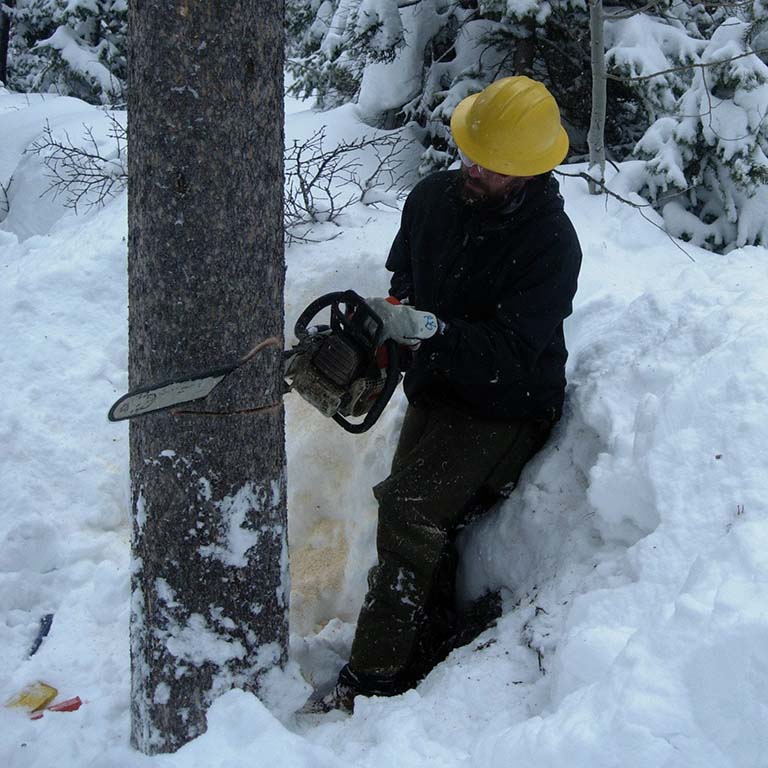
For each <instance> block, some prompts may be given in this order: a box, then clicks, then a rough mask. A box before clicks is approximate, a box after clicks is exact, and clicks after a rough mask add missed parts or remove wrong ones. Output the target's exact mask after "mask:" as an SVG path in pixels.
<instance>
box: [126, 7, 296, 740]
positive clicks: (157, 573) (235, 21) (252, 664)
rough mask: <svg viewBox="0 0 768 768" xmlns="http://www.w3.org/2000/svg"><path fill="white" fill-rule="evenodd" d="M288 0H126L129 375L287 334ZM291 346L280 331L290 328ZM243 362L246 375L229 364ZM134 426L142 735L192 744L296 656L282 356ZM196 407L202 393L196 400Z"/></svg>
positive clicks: (139, 380)
mask: <svg viewBox="0 0 768 768" xmlns="http://www.w3.org/2000/svg"><path fill="white" fill-rule="evenodd" d="M282 16H283V3H282V2H280V0H259V2H254V1H251V2H248V1H247V0H233V1H232V2H230V3H227V4H225V5H222V4H221V3H201V2H190V0H153V1H152V2H149V0H131V3H130V6H129V25H130V38H129V84H130V85H129V89H128V93H129V109H128V116H129V120H128V142H129V168H128V170H129V211H128V216H129V282H130V289H129V302H130V304H129V315H130V323H129V325H130V339H129V343H130V359H129V372H130V384H131V387H132V388H133V387H136V386H139V385H141V384H145V383H149V382H157V381H162V380H163V379H167V378H172V377H175V376H178V375H180V374H183V373H184V372H189V371H194V370H195V369H199V368H205V367H208V366H211V365H212V364H216V363H217V362H219V361H223V360H229V359H231V358H233V357H236V356H238V355H240V354H242V353H243V352H245V351H247V350H248V348H249V347H250V345H252V344H253V343H254V342H256V341H259V340H262V339H265V338H267V337H271V336H276V337H278V338H281V337H282V332H283V279H284V260H283V234H282V194H283V106H282V104H283V102H282V81H283V18H282ZM281 346H282V345H281ZM230 378H232V377H230ZM222 388H223V391H221V392H219V391H218V390H217V392H216V393H214V394H215V398H214V396H212V397H210V398H209V399H208V401H206V402H205V406H204V407H205V410H206V411H217V412H228V415H204V414H200V415H169V414H168V413H160V414H156V415H151V416H147V417H144V418H143V419H140V420H137V421H135V422H133V423H132V424H131V487H132V494H133V508H134V526H133V576H132V588H133V598H132V611H131V661H132V708H131V711H132V741H133V743H134V745H135V746H136V747H138V748H139V749H140V750H142V751H143V752H146V753H150V754H154V753H158V752H168V751H173V750H175V749H177V748H178V747H180V746H182V745H183V744H184V743H185V742H187V741H189V740H190V739H193V738H194V737H196V736H197V735H199V734H200V733H202V732H203V731H204V730H205V727H206V724H205V712H206V709H207V707H208V705H209V704H210V703H211V701H212V700H213V699H214V698H215V697H216V696H217V695H219V694H221V693H223V692H225V691H227V690H228V689H230V688H232V687H238V688H244V689H246V690H250V691H254V692H258V691H259V687H260V682H261V680H262V677H263V675H264V673H265V672H266V671H267V670H269V669H272V668H274V667H275V665H281V664H282V663H284V661H285V658H286V654H287V610H288V605H287V601H288V576H287V565H288V564H287V544H286V530H287V526H286V511H285V509H286V507H285V446H284V431H283V411H282V406H281V405H280V406H278V407H277V408H275V409H273V410H272V411H271V412H266V413H261V414H253V413H250V414H249V413H232V411H243V410H247V409H249V408H255V407H258V406H261V405H264V404H269V403H274V402H278V403H279V402H280V398H281V389H282V354H281V351H278V350H275V349H270V350H268V351H265V352H262V353H260V354H259V355H257V356H256V357H255V358H254V360H253V362H252V363H249V364H248V365H246V366H244V369H243V371H242V374H241V375H239V378H236V380H235V381H234V382H233V383H232V385H231V386H229V385H228V384H227V385H226V386H225V385H222V386H221V387H219V389H220V390H221V389H222ZM198 410H199V409H198Z"/></svg>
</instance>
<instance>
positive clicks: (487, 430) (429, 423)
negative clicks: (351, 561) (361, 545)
mask: <svg viewBox="0 0 768 768" xmlns="http://www.w3.org/2000/svg"><path fill="white" fill-rule="evenodd" d="M542 435H544V437H543V438H542ZM545 438H546V435H545V434H544V432H543V429H542V425H541V423H539V422H531V421H521V422H514V423H506V422H503V423H502V422H489V421H484V420H477V419H473V418H470V417H468V416H466V415H465V414H461V413H459V412H456V411H453V410H447V409H440V410H431V409H430V410H426V409H413V408H409V410H408V413H407V414H406V420H405V422H404V426H403V430H402V432H401V439H400V442H399V444H398V449H397V452H396V455H395V459H394V461H393V471H392V474H391V475H390V476H389V477H388V478H387V479H386V480H384V481H383V482H382V483H380V484H379V485H378V486H376V488H375V489H374V493H375V495H376V498H377V499H378V501H379V527H378V532H377V549H378V564H377V565H376V566H374V567H373V568H372V569H371V571H370V572H369V575H368V587H369V589H368V593H367V595H366V598H365V601H364V603H363V607H362V609H361V611H360V616H359V618H358V626H357V631H356V634H355V639H354V642H353V645H352V654H351V657H350V667H351V668H352V669H353V670H354V671H355V672H356V673H357V674H358V675H359V676H360V677H368V678H371V679H374V678H375V679H379V678H381V679H386V678H398V677H399V678H400V679H402V680H405V679H407V677H408V670H409V668H412V667H413V663H414V655H415V653H416V652H417V648H418V639H419V635H420V633H421V631H422V629H423V627H424V625H425V622H426V621H427V618H428V616H427V611H428V608H429V605H430V603H434V602H435V594H434V588H435V586H436V583H437V581H438V579H441V580H442V581H443V582H444V583H445V581H446V580H445V576H444V574H443V576H442V577H441V574H440V571H441V564H443V565H444V564H445V557H446V553H449V548H450V547H452V545H453V536H454V534H455V531H456V529H457V528H458V527H459V526H460V525H461V524H462V522H463V521H464V519H465V518H466V516H467V514H468V513H469V511H470V510H471V509H472V508H473V506H474V505H476V503H477V498H478V491H479V490H480V489H482V488H484V487H485V486H484V484H485V481H486V480H488V479H489V478H495V477H498V476H499V470H500V468H502V472H501V474H502V475H506V474H509V472H511V473H512V474H513V475H514V477H512V476H510V477H509V479H508V481H516V480H517V477H518V476H519V474H520V471H521V470H522V467H523V466H524V464H525V462H526V461H527V460H528V458H530V456H531V455H533V453H535V451H536V450H538V448H539V447H540V446H541V444H542V443H543V440H544V439H545ZM513 457H517V458H516V459H514V460H513ZM506 465H508V466H509V467H510V470H509V472H507V470H506ZM454 567H455V566H454ZM450 583H451V585H452V579H451V580H450ZM450 588H452V587H450ZM439 597H440V598H441V599H442V600H443V601H444V602H448V603H452V601H453V595H450V596H448V595H440V596H439ZM413 682H415V681H413ZM413 682H411V684H413ZM406 687H407V686H406Z"/></svg>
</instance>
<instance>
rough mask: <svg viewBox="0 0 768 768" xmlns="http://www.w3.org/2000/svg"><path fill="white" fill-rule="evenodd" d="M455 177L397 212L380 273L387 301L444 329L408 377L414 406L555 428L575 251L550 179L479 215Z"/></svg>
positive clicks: (430, 180)
mask: <svg viewBox="0 0 768 768" xmlns="http://www.w3.org/2000/svg"><path fill="white" fill-rule="evenodd" d="M458 181H459V172H458V171H444V172H439V173H435V174H432V175H431V176H428V177H427V178H425V179H423V180H422V181H420V182H419V183H418V184H417V185H416V187H415V188H414V189H413V191H412V192H411V194H410V195H409V196H408V199H407V200H406V203H405V207H404V208H403V216H402V222H401V226H400V231H399V232H398V234H397V237H396V238H395V241H394V243H393V245H392V249H391V250H390V253H389V257H388V259H387V269H389V270H391V271H392V272H394V275H393V276H392V283H391V288H390V294H391V295H393V296H396V297H397V298H399V299H400V300H403V299H406V298H407V299H408V301H409V303H410V304H411V305H412V306H414V307H416V308H417V309H422V310H428V311H430V312H434V313H435V314H436V315H437V316H438V317H439V318H440V319H441V320H444V321H445V322H446V323H448V328H447V330H446V331H445V333H444V334H441V335H438V336H435V337H433V338H432V339H429V340H428V341H425V342H423V343H422V345H421V348H420V349H419V350H418V352H417V353H416V354H415V356H414V359H413V363H412V365H411V368H410V370H409V371H408V373H407V374H406V376H405V382H404V388H405V393H406V395H407V397H408V400H409V401H410V402H411V403H412V404H414V405H417V406H418V405H429V406H439V405H448V406H452V407H456V408H459V409H460V410H462V411H464V412H467V413H469V414H472V415H475V416H477V417H479V418H487V419H499V420H504V421H507V420H515V419H528V418H533V419H540V418H541V419H548V420H549V419H556V418H558V417H559V416H560V413H561V411H562V406H563V397H564V392H565V361H566V358H567V357H568V353H567V351H566V348H565V339H564V336H563V320H564V318H566V317H567V316H568V315H570V314H571V310H572V299H573V296H574V294H575V293H576V281H577V278H578V274H579V268H580V266H581V248H580V247H579V241H578V239H577V236H576V232H575V231H574V229H573V225H572V224H571V222H570V220H569V219H568V217H567V216H566V214H565V212H564V210H563V199H562V197H560V194H559V191H558V189H559V188H558V184H557V181H555V179H554V178H553V177H552V175H551V174H545V175H543V176H539V177H536V178H535V179H533V180H532V181H531V182H529V184H528V185H527V186H526V188H525V192H524V195H523V198H522V200H521V201H516V202H515V203H513V204H506V205H505V206H504V207H502V208H500V209H497V210H480V209H479V208H477V207H473V206H470V205H467V204H466V203H464V202H463V201H462V200H461V199H460V197H459V196H458V191H457V186H458Z"/></svg>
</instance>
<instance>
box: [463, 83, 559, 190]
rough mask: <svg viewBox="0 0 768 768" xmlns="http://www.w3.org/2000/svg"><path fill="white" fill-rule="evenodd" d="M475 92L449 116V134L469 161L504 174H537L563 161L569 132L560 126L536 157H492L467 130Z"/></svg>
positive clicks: (491, 153) (476, 94) (549, 169)
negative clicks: (552, 139) (514, 158)
mask: <svg viewBox="0 0 768 768" xmlns="http://www.w3.org/2000/svg"><path fill="white" fill-rule="evenodd" d="M479 95H480V94H479V93H475V94H473V95H472V96H467V97H466V98H465V99H462V100H461V101H460V102H459V103H458V104H457V105H456V107H455V109H454V110H453V114H452V115H451V134H452V135H453V140H454V141H455V142H456V146H457V147H458V148H459V149H460V150H461V151H462V152H463V153H464V154H465V155H466V156H467V157H468V158H469V159H470V160H472V161H474V162H475V163H477V164H478V165H481V166H483V168H487V169H488V170H489V171H494V172H495V173H501V174H504V175H505V176H538V175H539V174H540V173H546V172H547V171H551V170H552V169H553V168H555V167H556V166H558V165H560V163H562V162H563V160H565V157H566V155H567V154H568V149H569V147H570V141H569V140H568V134H567V133H566V132H565V129H564V128H563V127H562V126H560V131H559V133H558V135H557V138H556V140H555V142H554V144H553V145H552V147H551V148H549V150H548V151H547V152H546V153H544V154H543V155H539V156H538V157H532V156H526V157H520V158H517V159H516V160H514V161H513V160H509V159H504V158H500V157H497V156H494V154H493V152H489V150H488V149H487V148H485V147H483V146H482V145H480V144H478V142H477V141H476V139H475V138H474V137H473V132H472V131H471V130H470V125H469V119H470V118H469V114H470V110H471V109H472V105H473V104H474V103H475V100H476V99H477V97H478V96H479Z"/></svg>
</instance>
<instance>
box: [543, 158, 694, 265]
mask: <svg viewBox="0 0 768 768" xmlns="http://www.w3.org/2000/svg"><path fill="white" fill-rule="evenodd" d="M555 173H556V174H557V175H558V176H568V177H570V178H572V179H584V180H585V181H586V182H587V184H597V185H598V186H600V187H601V188H602V191H603V192H605V194H606V195H607V196H608V197H612V198H614V199H615V200H618V201H619V202H621V203H624V205H628V206H630V208H634V209H635V210H636V211H638V213H639V214H640V215H641V216H642V217H643V218H644V219H645V220H646V221H647V222H648V223H649V224H653V226H654V227H656V229H659V230H661V231H662V232H663V233H664V234H665V235H666V236H667V237H668V238H669V239H670V240H671V241H672V244H673V245H674V246H675V248H677V249H678V250H680V251H682V252H683V253H684V254H685V255H686V256H687V257H688V258H689V259H690V260H691V261H692V262H694V263H695V262H696V259H694V258H693V256H691V254H690V253H688V251H686V250H685V248H683V246H682V245H680V243H678V242H677V240H675V238H674V237H672V235H670V234H669V232H667V230H666V229H664V227H662V226H661V225H660V224H657V223H656V222H655V221H653V219H651V218H649V217H648V216H647V215H646V213H645V211H644V209H645V208H652V207H653V206H652V205H651V204H650V203H635V202H633V201H632V200H627V198H626V197H622V196H621V195H619V194H616V192H614V191H613V190H610V189H608V185H607V183H606V182H605V180H604V179H595V178H594V177H593V176H590V175H589V174H588V173H584V171H580V172H579V173H564V172H563V171H555ZM687 191H688V190H687V189H683V190H680V191H679V192H675V193H674V194H672V195H666V196H665V197H661V198H659V200H669V199H672V198H673V197H679V196H680V195H682V194H685V192H687Z"/></svg>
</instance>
